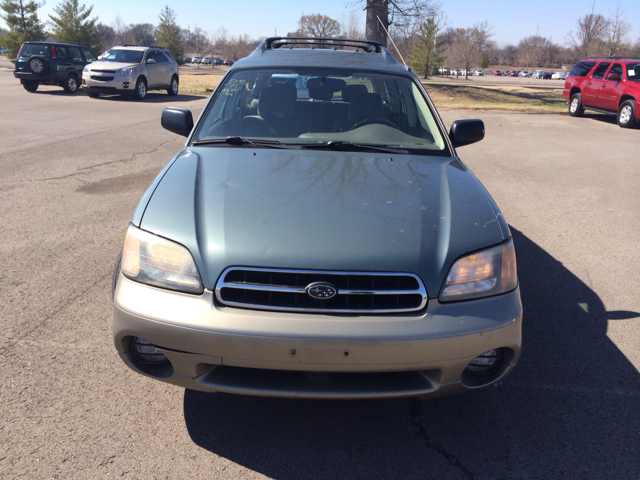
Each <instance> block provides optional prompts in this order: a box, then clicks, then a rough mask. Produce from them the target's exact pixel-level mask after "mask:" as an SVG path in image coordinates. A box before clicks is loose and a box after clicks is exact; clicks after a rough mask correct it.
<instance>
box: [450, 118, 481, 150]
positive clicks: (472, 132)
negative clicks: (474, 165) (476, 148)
mask: <svg viewBox="0 0 640 480" xmlns="http://www.w3.org/2000/svg"><path fill="white" fill-rule="evenodd" d="M449 138H450V139H451V143H453V146H454V147H463V146H464V145H469V144H471V143H476V142H479V141H480V140H482V139H483V138H484V122H483V121H482V120H478V119H468V120H456V121H455V122H453V123H452V124H451V130H449Z"/></svg>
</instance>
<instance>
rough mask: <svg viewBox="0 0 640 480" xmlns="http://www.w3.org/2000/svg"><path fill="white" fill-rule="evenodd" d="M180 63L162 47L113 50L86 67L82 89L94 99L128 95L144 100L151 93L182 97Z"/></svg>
mask: <svg viewBox="0 0 640 480" xmlns="http://www.w3.org/2000/svg"><path fill="white" fill-rule="evenodd" d="M179 82H180V77H179V75H178V63H177V62H176V61H175V60H174V58H173V57H172V56H171V53H169V51H168V50H165V49H164V48H158V47H135V46H122V47H113V48H112V49H111V50H109V51H108V52H106V53H104V54H102V55H101V56H100V57H99V59H98V61H97V62H93V63H91V64H89V65H86V66H85V67H84V71H83V73H82V89H83V90H84V91H85V92H86V93H87V95H89V96H90V97H99V96H100V95H101V94H127V95H131V96H132V97H134V98H136V99H138V100H142V99H143V98H145V97H146V96H147V92H148V91H149V90H166V91H167V93H168V94H169V95H177V94H178V86H179Z"/></svg>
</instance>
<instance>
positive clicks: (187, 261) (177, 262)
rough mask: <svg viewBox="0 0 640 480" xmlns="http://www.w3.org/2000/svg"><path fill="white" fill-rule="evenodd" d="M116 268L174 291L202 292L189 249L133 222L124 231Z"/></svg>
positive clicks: (200, 282)
mask: <svg viewBox="0 0 640 480" xmlns="http://www.w3.org/2000/svg"><path fill="white" fill-rule="evenodd" d="M120 268H121V270H122V273H123V274H124V276H125V277H127V278H130V279H131V280H134V281H136V282H140V283H145V284H147V285H153V286H156V287H161V288H167V289H169V290H176V291H178V292H186V293H197V294H200V293H202V291H203V287H202V280H200V274H199V273H198V268H197V267H196V264H195V262H194V261H193V257H192V256H191V253H190V252H189V250H187V249H186V248H185V247H183V246H182V245H179V244H177V243H175V242H172V241H170V240H167V239H165V238H162V237H158V236H157V235H153V234H151V233H149V232H145V231H144V230H140V229H139V228H136V227H134V226H133V225H129V229H128V230H127V236H126V238H125V240H124V248H123V250H122V263H121V266H120Z"/></svg>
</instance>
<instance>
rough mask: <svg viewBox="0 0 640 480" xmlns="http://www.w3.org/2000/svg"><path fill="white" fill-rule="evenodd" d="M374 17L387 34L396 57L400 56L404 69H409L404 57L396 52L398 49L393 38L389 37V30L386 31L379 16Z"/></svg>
mask: <svg viewBox="0 0 640 480" xmlns="http://www.w3.org/2000/svg"><path fill="white" fill-rule="evenodd" d="M376 17H378V21H379V22H380V25H382V28H384V31H385V32H387V37H389V40H391V43H393V48H395V49H396V52H398V55H400V58H401V59H402V63H404V68H406V69H407V70H408V69H409V67H408V65H407V62H405V61H404V57H403V56H402V54H401V53H400V50H398V47H397V46H396V42H394V41H393V38H391V35H390V34H389V30H387V28H386V27H385V26H384V23H382V20H380V15H376Z"/></svg>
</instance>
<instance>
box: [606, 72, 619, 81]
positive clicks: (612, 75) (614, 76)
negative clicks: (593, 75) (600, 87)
mask: <svg viewBox="0 0 640 480" xmlns="http://www.w3.org/2000/svg"><path fill="white" fill-rule="evenodd" d="M607 80H615V81H616V82H619V81H620V74H619V73H610V74H609V75H607Z"/></svg>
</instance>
